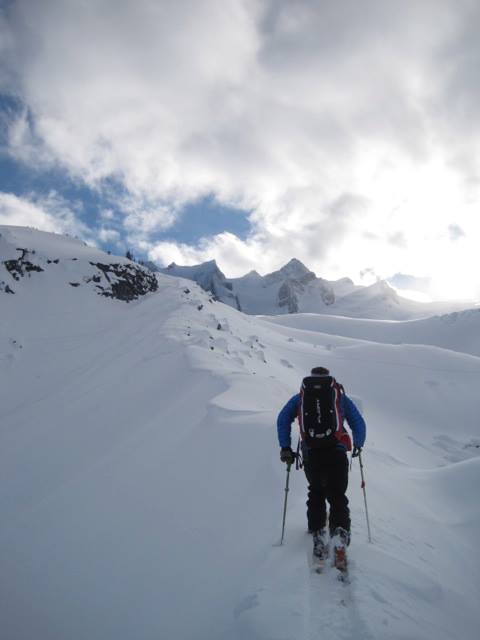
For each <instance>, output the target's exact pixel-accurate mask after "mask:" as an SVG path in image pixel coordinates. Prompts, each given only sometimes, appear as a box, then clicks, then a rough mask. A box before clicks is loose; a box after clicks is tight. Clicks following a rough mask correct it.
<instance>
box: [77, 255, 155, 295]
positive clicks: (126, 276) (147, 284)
mask: <svg viewBox="0 0 480 640" xmlns="http://www.w3.org/2000/svg"><path fill="white" fill-rule="evenodd" d="M90 264H91V265H92V266H94V267H96V268H97V269H98V273H97V274H96V275H94V276H92V277H91V278H89V279H88V280H87V282H90V281H92V282H95V283H98V284H96V285H95V288H96V289H98V291H97V293H98V294H99V295H101V296H105V297H106V298H115V299H116V300H123V301H124V302H131V301H132V300H136V299H137V298H139V297H140V296H144V295H145V294H147V293H152V292H153V291H156V290H157V289H158V281H157V278H156V276H155V275H154V274H153V273H151V272H150V271H147V270H146V269H143V268H142V267H140V266H139V265H137V264H134V263H130V264H118V263H110V264H104V263H101V262H90Z"/></svg>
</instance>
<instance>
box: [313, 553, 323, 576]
mask: <svg viewBox="0 0 480 640" xmlns="http://www.w3.org/2000/svg"><path fill="white" fill-rule="evenodd" d="M312 569H313V571H314V572H315V573H323V571H324V570H325V558H317V557H316V556H313V557H312Z"/></svg>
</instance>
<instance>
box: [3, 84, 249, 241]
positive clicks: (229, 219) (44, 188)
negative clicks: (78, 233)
mask: <svg viewBox="0 0 480 640" xmlns="http://www.w3.org/2000/svg"><path fill="white" fill-rule="evenodd" d="M23 109H24V107H23V105H22V104H21V103H20V102H19V101H17V100H16V99H15V98H11V97H9V96H5V95H0V116H1V122H2V126H1V130H0V191H2V192H4V193H12V194H14V195H16V196H17V197H20V198H21V197H23V198H29V199H30V198H33V199H35V200H41V199H42V198H45V197H47V196H48V195H49V194H51V193H52V192H55V193H56V194H57V195H58V196H59V197H61V198H62V200H63V201H64V202H65V205H66V206H69V207H70V208H71V209H72V210H73V211H74V212H75V215H76V216H77V218H78V219H79V220H81V221H82V222H83V223H84V224H85V225H86V226H87V227H88V228H89V229H90V230H91V231H92V233H93V235H94V237H95V236H96V235H97V234H98V232H99V231H100V229H101V228H103V227H108V229H113V230H115V231H117V232H118V234H119V236H118V241H117V242H113V241H112V242H109V241H102V240H100V238H98V244H99V246H101V247H102V248H103V249H105V250H108V251H112V252H113V253H116V252H118V251H119V250H121V249H122V246H124V247H126V246H127V240H126V231H125V229H124V228H123V214H122V212H121V209H119V207H117V206H116V202H121V200H122V199H123V198H124V196H126V195H128V194H126V192H125V189H124V187H123V185H122V184H121V183H119V182H118V181H116V180H113V179H109V180H105V181H104V182H103V183H102V186H101V188H99V189H92V188H90V187H88V186H87V185H85V184H84V183H83V182H82V181H81V180H79V179H74V178H73V177H72V176H71V175H70V174H69V173H68V172H67V171H65V170H62V168H61V167H60V166H59V165H56V166H55V167H51V168H48V169H47V168H45V167H44V166H38V167H35V166H31V165H30V164H28V165H27V164H25V163H23V162H21V161H18V160H16V159H15V158H14V157H13V156H12V155H11V153H10V152H9V149H8V134H7V126H8V122H11V120H12V118H14V117H15V115H17V114H19V113H21V112H22V111H23ZM33 128H34V127H33V123H32V129H33ZM166 204H167V203H166ZM105 211H109V212H111V213H112V214H113V215H111V216H110V217H109V218H108V219H105V218H104V217H103V216H102V214H103V213H104V212H105ZM250 213H251V212H250V211H245V210H242V209H238V208H235V207H232V206H227V205H224V204H222V203H220V202H219V201H218V200H217V199H216V198H215V196H214V194H211V195H208V196H206V197H204V198H201V199H199V200H196V201H194V202H191V203H188V204H186V205H185V206H184V208H183V209H182V210H181V211H180V212H179V213H178V216H177V219H176V221H175V223H174V224H173V225H172V227H170V228H168V229H165V230H163V231H162V232H158V233H155V234H152V236H150V237H149V240H150V241H151V242H161V241H168V242H175V243H179V244H180V243H181V244H188V245H197V244H198V242H199V241H200V240H201V239H202V238H209V237H212V236H215V235H217V234H219V233H223V232H229V233H232V234H234V235H236V236H237V237H238V238H240V239H245V238H246V237H247V236H248V234H249V233H250V231H251V224H250V221H249V216H250Z"/></svg>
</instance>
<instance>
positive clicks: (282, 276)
mask: <svg viewBox="0 0 480 640" xmlns="http://www.w3.org/2000/svg"><path fill="white" fill-rule="evenodd" d="M315 278H316V276H315V274H314V273H313V271H310V270H309V269H307V267H306V266H305V265H304V264H303V263H302V262H300V260H297V258H292V259H291V260H290V261H289V262H287V264H285V265H283V267H281V268H280V269H278V271H273V272H272V273H269V274H267V275H266V276H265V281H266V282H278V281H284V280H293V281H296V282H300V283H302V284H307V282H310V281H311V280H314V279H315Z"/></svg>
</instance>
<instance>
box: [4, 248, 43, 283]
mask: <svg viewBox="0 0 480 640" xmlns="http://www.w3.org/2000/svg"><path fill="white" fill-rule="evenodd" d="M17 251H21V253H22V255H21V256H20V257H19V258H17V259H16V260H5V262H4V263H3V264H4V265H5V269H6V270H7V271H8V272H9V273H10V275H11V276H12V278H13V279H14V280H17V281H18V280H20V278H23V277H24V276H26V275H30V273H31V272H32V271H37V272H40V271H43V269H42V267H39V266H38V265H37V264H33V262H31V261H30V260H27V256H28V255H29V254H30V255H32V254H34V253H35V251H29V250H28V249H20V248H17Z"/></svg>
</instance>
